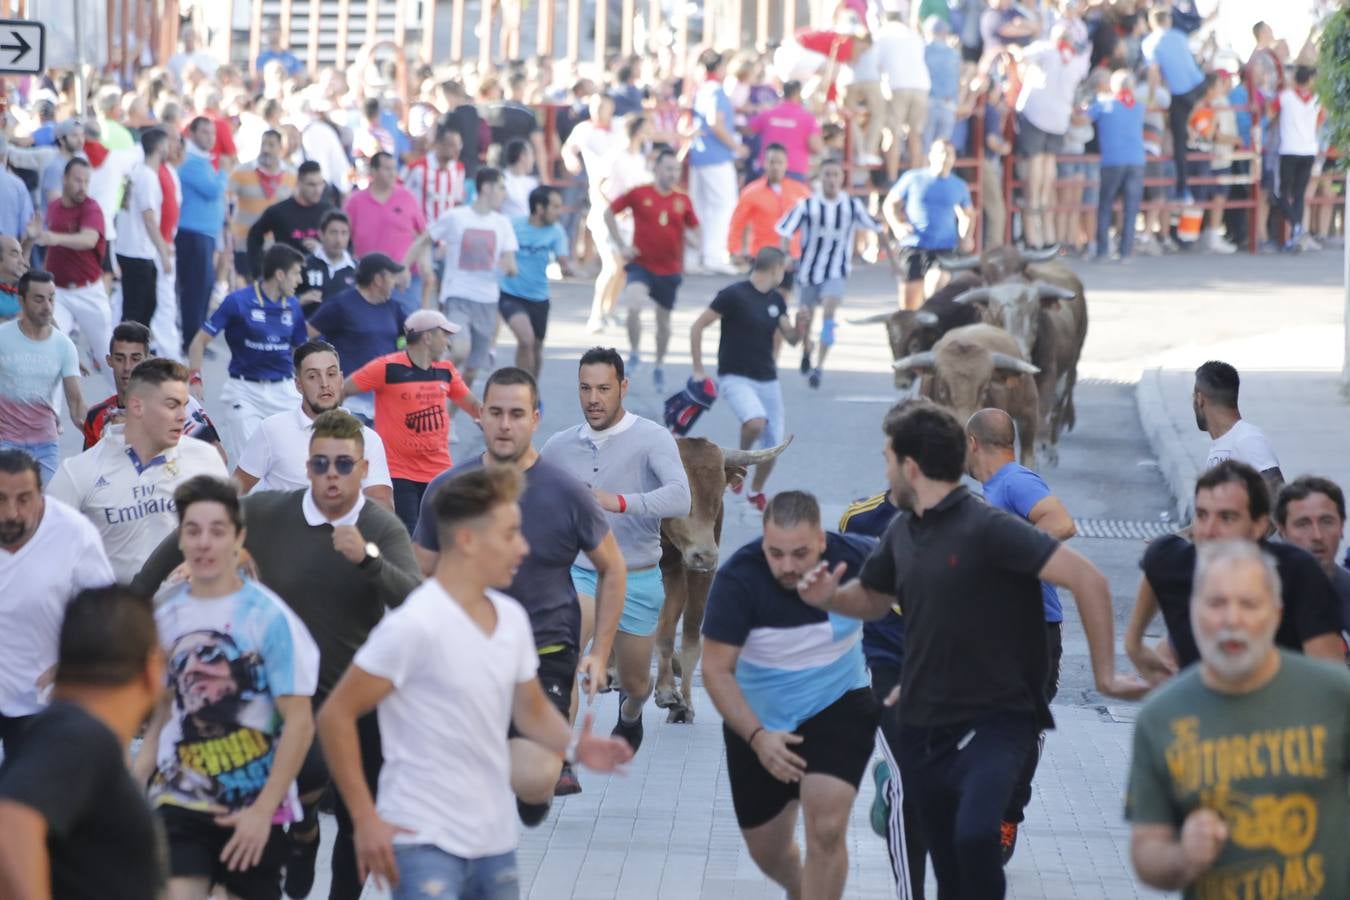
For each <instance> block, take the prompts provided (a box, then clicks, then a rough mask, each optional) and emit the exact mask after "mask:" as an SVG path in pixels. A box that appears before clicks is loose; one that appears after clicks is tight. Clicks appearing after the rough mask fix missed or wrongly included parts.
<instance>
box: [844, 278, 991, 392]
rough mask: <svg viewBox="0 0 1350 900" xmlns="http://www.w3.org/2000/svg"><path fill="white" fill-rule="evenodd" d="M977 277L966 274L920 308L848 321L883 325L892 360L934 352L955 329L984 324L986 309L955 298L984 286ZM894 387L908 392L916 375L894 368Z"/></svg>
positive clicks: (934, 293)
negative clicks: (936, 346) (944, 337)
mask: <svg viewBox="0 0 1350 900" xmlns="http://www.w3.org/2000/svg"><path fill="white" fill-rule="evenodd" d="M982 284H983V282H982V281H981V280H980V279H979V277H978V276H976V275H971V274H965V275H959V276H957V277H956V278H954V279H953V280H952V281H951V283H949V284H947V285H944V286H943V287H940V288H938V289H937V290H936V291H934V292H933V296H931V297H929V298H928V299H927V300H925V301H924V304H923V306H920V307H919V308H918V309H897V310H896V311H895V312H889V313H877V314H875V315H871V316H867V317H865V318H861V319H849V320H848V321H849V324H850V325H871V324H874V323H878V322H881V323H884V324H885V325H886V337H887V339H888V340H889V341H890V344H891V359H892V360H897V359H903V358H904V357H906V356H912V355H913V354H915V353H922V352H923V351H925V350H931V349H933V345H934V344H936V343H937V342H938V338H940V337H942V336H943V335H944V334H946V333H947V332H949V331H951V330H952V329H953V328H959V327H961V326H962V325H974V324H975V323H977V322H982V321H984V310H983V308H981V307H979V306H976V305H974V304H969V303H957V302H956V298H957V297H959V296H960V295H961V294H964V293H965V292H966V291H968V290H970V289H971V288H976V287H979V286H980V285H982ZM894 371H895V386H896V388H897V389H898V390H902V391H904V390H908V389H909V388H911V387H912V386H913V384H914V381H915V377H914V373H913V372H912V371H910V370H909V369H895V370H894Z"/></svg>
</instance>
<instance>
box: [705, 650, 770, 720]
mask: <svg viewBox="0 0 1350 900" xmlns="http://www.w3.org/2000/svg"><path fill="white" fill-rule="evenodd" d="M740 656H741V648H740V647H737V646H736V645H735V644H724V643H722V642H721V641H715V640H713V639H712V638H710V637H704V638H703V662H702V663H701V665H702V667H703V686H704V687H705V688H707V689H708V696H709V697H711V698H712V702H713V705H714V706H716V707H717V711H718V712H719V713H721V715H722V721H723V722H725V723H726V726H727V727H728V728H730V729H731V730H732V731H734V732H735V733H736V734H738V735H740V737H741V740H749V738H750V735H751V734H753V733H754V731H755V729H757V728H759V727H760V721H759V716H757V715H755V711H754V710H753V709H751V708H750V704H749V703H748V702H746V699H745V694H743V693H742V692H741V686H740V685H739V684H737V683H736V661H737V660H738V659H740Z"/></svg>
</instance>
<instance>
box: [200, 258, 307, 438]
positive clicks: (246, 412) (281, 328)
mask: <svg viewBox="0 0 1350 900" xmlns="http://www.w3.org/2000/svg"><path fill="white" fill-rule="evenodd" d="M304 261H305V258H304V257H303V256H301V255H300V251H298V250H294V249H292V248H290V247H288V246H286V245H285V244H281V243H276V244H273V245H272V246H271V247H268V248H267V252H266V253H265V254H264V255H263V264H262V272H263V276H262V280H261V281H256V282H254V283H253V284H250V285H249V286H248V287H245V288H240V289H239V290H237V291H235V292H234V293H232V294H227V295H226V297H225V299H224V300H223V301H221V304H220V306H218V307H216V311H215V312H213V313H211V315H210V316H209V317H207V320H206V322H205V323H204V324H203V325H202V330H201V331H199V332H197V335H196V337H194V338H193V339H192V344H191V345H190V346H189V347H188V368H189V370H190V372H189V379H188V383H189V386H190V388H191V391H192V395H193V396H194V397H196V398H197V400H198V401H199V402H200V401H201V400H202V399H203V398H204V393H205V387H204V386H203V384H202V357H203V356H204V355H205V353H206V348H207V346H208V345H209V344H210V343H211V341H212V339H213V338H215V336H216V335H218V334H221V333H222V332H223V333H224V334H225V343H227V344H229V346H230V368H229V373H230V380H229V381H228V382H227V383H226V385H225V386H224V387H223V388H221V389H220V402H221V403H222V404H224V406H225V414H224V415H222V416H221V417H220V437H221V440H222V442H223V443H224V444H225V453H226V455H227V456H228V457H229V459H230V460H231V461H232V462H235V463H238V461H239V457H240V456H241V455H242V454H243V452H244V447H245V446H246V445H247V444H248V439H249V438H251V437H252V436H253V432H254V431H256V430H257V428H258V426H259V425H260V424H262V420H263V419H265V418H267V417H268V416H270V415H273V414H274V413H279V412H286V411H287V410H290V409H294V408H295V403H296V401H297V400H299V399H300V397H299V395H298V394H296V392H295V385H294V383H293V381H292V377H291V351H292V350H294V349H295V348H296V347H299V346H300V345H301V344H303V343H304V342H305V341H306V340H308V339H309V338H308V335H307V334H306V332H305V315H304V313H303V312H301V310H300V301H299V300H297V299H295V289H296V288H297V287H299V286H300V270H301V268H302V267H303V265H304Z"/></svg>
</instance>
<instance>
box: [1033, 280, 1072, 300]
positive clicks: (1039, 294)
mask: <svg viewBox="0 0 1350 900" xmlns="http://www.w3.org/2000/svg"><path fill="white" fill-rule="evenodd" d="M1031 286H1032V288H1034V289H1035V291H1036V298H1037V299H1038V300H1072V299H1073V298H1074V297H1075V296H1076V295H1075V294H1074V292H1073V291H1071V290H1069V289H1067V288H1062V287H1060V286H1059V285H1057V284H1051V283H1050V282H1048V281H1037V282H1034V283H1032V285H1031Z"/></svg>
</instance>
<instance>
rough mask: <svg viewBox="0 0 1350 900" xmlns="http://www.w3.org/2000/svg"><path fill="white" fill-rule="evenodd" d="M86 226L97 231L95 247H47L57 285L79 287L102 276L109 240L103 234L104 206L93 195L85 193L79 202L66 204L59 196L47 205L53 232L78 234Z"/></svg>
mask: <svg viewBox="0 0 1350 900" xmlns="http://www.w3.org/2000/svg"><path fill="white" fill-rule="evenodd" d="M86 228H92V229H94V230H95V231H97V232H98V243H97V244H95V245H94V249H92V250H72V249H70V248H69V247H48V248H47V271H49V272H51V273H52V276H53V277H54V278H55V279H56V286H57V287H63V288H67V287H79V286H81V285H85V284H89V283H90V282H93V281H98V280H99V279H100V278H102V277H103V254H104V252H105V251H106V250H107V246H108V242H107V240H106V238H105V237H104V229H103V210H101V209H99V206H98V203H97V202H96V201H95V200H94V198H93V197H85V198H84V202H83V203H81V204H80V205H78V206H66V205H65V203H64V202H63V201H62V200H61V198H60V197H57V198H56V199H55V200H53V201H52V202H51V203H50V204H48V205H47V230H48V231H50V232H52V233H54V234H79V233H80V232H81V231H83V230H84V229H86Z"/></svg>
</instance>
